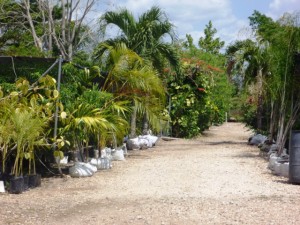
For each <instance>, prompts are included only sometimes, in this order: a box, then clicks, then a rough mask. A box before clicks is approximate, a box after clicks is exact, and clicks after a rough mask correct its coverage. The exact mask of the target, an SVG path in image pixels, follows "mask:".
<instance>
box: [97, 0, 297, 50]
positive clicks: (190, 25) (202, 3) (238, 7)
mask: <svg viewBox="0 0 300 225" xmlns="http://www.w3.org/2000/svg"><path fill="white" fill-rule="evenodd" d="M105 2H106V3H103V4H105V7H103V8H105V9H108V10H116V9H118V8H120V7H126V8H127V9H129V10H130V11H132V12H133V13H134V15H136V16H138V15H140V14H142V13H143V12H145V11H146V10H148V9H149V8H151V6H153V5H157V6H159V7H160V8H161V9H163V10H164V11H165V12H166V14H167V15H168V17H169V20H170V21H171V22H172V23H173V24H174V25H175V26H176V32H177V35H178V36H179V38H185V35H186V34H191V35H192V37H193V38H194V41H195V42H198V40H199V38H200V37H201V36H203V31H204V28H205V25H206V24H208V22H209V20H211V21H212V23H213V26H214V27H215V28H216V29H217V30H218V33H217V36H219V37H220V38H221V40H223V41H225V42H226V44H229V43H230V42H232V41H234V40H236V39H244V38H247V37H248V36H249V33H250V29H249V27H248V25H249V20H248V17H249V16H251V14H252V13H253V11H254V10H258V11H259V12H261V13H263V14H266V15H267V16H270V17H272V18H273V19H275V20H277V19H278V18H279V17H280V16H282V15H283V13H284V12H299V11H300V0H106V1H105ZM101 8H102V7H101Z"/></svg>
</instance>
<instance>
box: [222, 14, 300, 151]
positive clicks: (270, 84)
mask: <svg viewBox="0 0 300 225" xmlns="http://www.w3.org/2000/svg"><path fill="white" fill-rule="evenodd" d="M249 19H250V25H251V26H252V29H253V32H254V35H255V40H254V41H250V40H246V41H240V42H236V43H234V44H233V45H231V46H229V47H228V49H227V53H228V56H229V58H230V59H231V62H232V63H231V67H232V65H233V64H235V65H238V63H241V62H243V63H242V64H240V66H239V68H241V69H242V70H239V71H238V74H240V75H243V76H246V77H249V76H252V77H255V79H256V81H255V82H254V83H255V87H256V91H254V92H253V91H252V94H251V96H249V99H250V100H251V101H250V100H249V99H248V102H247V103H245V104H244V105H248V106H251V105H252V106H254V107H255V108H256V118H257V119H256V121H257V124H253V123H252V124H251V125H252V126H253V127H254V128H255V129H256V130H260V131H262V130H265V131H266V132H267V133H268V135H269V139H270V140H274V139H275V140H276V144H277V145H278V148H279V153H281V152H282V151H283V148H284V145H285V142H286V140H287V137H288V133H289V131H290V129H291V128H292V127H293V125H294V124H295V122H297V118H298V115H299V112H300V111H299V109H300V96H299V93H298V92H297V91H295V90H296V89H297V88H298V86H297V85H298V83H297V82H296V80H295V79H296V78H295V77H294V67H295V64H294V63H295V55H296V54H299V49H300V28H299V15H297V14H284V15H283V16H282V17H281V18H280V19H279V20H278V21H273V20H272V19H271V18H269V17H267V16H265V15H263V14H261V13H259V12H258V11H254V13H253V14H252V16H251V17H249ZM247 46H250V48H249V47H247ZM251 46H252V47H251ZM245 62H246V63H245ZM235 68H236V69H237V67H235ZM255 71H256V72H255ZM245 81H247V80H245ZM245 84H246V85H245V89H244V90H245V91H247V90H250V89H249V88H250V87H252V89H253V87H254V86H250V85H249V83H245ZM255 93H256V96H257V98H255V99H252V98H253V97H254V96H255ZM263 107H264V109H263ZM245 109H249V107H248V108H247V107H246V108H245ZM244 114H245V115H247V111H246V112H245V113H244ZM262 121H263V122H262ZM263 125H264V126H263Z"/></svg>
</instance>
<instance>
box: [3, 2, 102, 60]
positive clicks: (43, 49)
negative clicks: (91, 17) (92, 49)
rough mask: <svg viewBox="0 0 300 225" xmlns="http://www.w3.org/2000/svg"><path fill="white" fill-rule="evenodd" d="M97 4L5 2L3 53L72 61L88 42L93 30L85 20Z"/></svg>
mask: <svg viewBox="0 0 300 225" xmlns="http://www.w3.org/2000/svg"><path fill="white" fill-rule="evenodd" d="M95 2H96V0H84V1H82V0H60V1H59V0H33V1H31V0H21V1H16V0H2V1H1V2H0V29H1V32H2V35H1V37H0V51H2V52H6V53H7V54H12V55H14V53H16V52H18V54H17V55H33V54H35V55H45V56H52V55H62V56H63V57H64V58H65V59H67V60H70V59H72V57H73V55H74V52H75V51H77V50H79V49H80V47H81V46H82V45H83V44H84V42H85V41H86V40H87V38H88V35H89V32H90V28H89V27H88V26H87V25H86V24H85V23H84V20H85V19H86V17H87V15H88V13H89V12H90V11H91V9H92V7H93V6H94V5H95ZM28 47H29V49H31V50H27V48H28ZM33 49H35V50H34V51H32V50H33Z"/></svg>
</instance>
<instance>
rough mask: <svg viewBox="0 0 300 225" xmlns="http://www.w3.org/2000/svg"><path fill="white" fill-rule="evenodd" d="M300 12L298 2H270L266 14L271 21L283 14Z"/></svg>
mask: <svg viewBox="0 0 300 225" xmlns="http://www.w3.org/2000/svg"><path fill="white" fill-rule="evenodd" d="M299 10H300V0H272V2H271V3H270V4H269V11H268V12H267V13H266V14H267V15H268V16H270V17H272V18H273V19H278V18H279V17H280V16H282V15H283V13H285V12H289V13H293V12H296V11H299Z"/></svg>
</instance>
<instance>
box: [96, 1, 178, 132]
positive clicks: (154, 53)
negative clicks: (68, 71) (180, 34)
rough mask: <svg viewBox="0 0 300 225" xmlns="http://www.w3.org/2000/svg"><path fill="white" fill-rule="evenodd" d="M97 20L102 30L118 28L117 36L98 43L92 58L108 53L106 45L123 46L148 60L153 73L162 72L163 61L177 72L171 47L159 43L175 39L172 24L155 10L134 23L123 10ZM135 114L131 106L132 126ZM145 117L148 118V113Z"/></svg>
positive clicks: (159, 11)
mask: <svg viewBox="0 0 300 225" xmlns="http://www.w3.org/2000/svg"><path fill="white" fill-rule="evenodd" d="M100 21H101V23H102V25H103V26H102V28H103V29H104V30H105V29H106V26H107V25H109V24H113V25H115V26H117V27H118V28H119V29H120V31H121V35H119V36H118V37H116V38H113V39H108V40H106V41H105V42H104V44H103V43H101V44H100V45H99V46H98V48H97V49H96V51H95V57H96V58H100V57H101V56H102V55H103V54H104V52H106V51H107V50H108V46H111V47H113V46H115V47H116V46H117V45H119V44H120V43H124V44H125V45H126V46H127V47H128V48H129V49H131V50H132V51H134V52H136V53H137V54H138V55H140V56H141V57H142V58H144V59H145V60H147V61H149V62H150V64H151V65H152V66H153V67H154V68H155V69H156V70H157V71H162V68H163V67H164V65H165V62H166V61H167V62H168V63H169V64H170V65H171V66H172V67H173V68H174V69H175V70H176V71H178V72H179V71H180V64H179V55H178V54H177V52H176V50H175V48H174V47H173V46H172V45H171V44H168V43H165V42H164V41H163V38H164V37H166V36H169V37H170V38H171V40H174V39H175V38H176V37H175V33H174V31H173V25H172V24H171V23H170V22H169V21H168V19H167V17H166V15H165V14H164V13H163V11H162V10H161V9H160V8H159V7H156V6H154V7H152V8H151V9H150V10H148V11H146V12H145V13H143V14H142V15H141V16H140V17H139V18H138V20H135V18H134V16H133V14H132V13H131V12H129V11H128V10H127V9H123V10H120V11H118V12H112V11H110V12H106V13H105V14H104V15H103V17H102V18H101V20H100ZM135 113H136V105H135V106H133V115H132V119H133V120H132V122H131V124H132V125H133V124H135V123H136V122H135V118H136V115H134V114H135ZM146 115H147V114H146ZM147 117H148V118H149V114H148V116H147ZM144 124H147V123H144ZM133 126H135V125H133ZM146 126H147V125H146ZM133 130H134V128H132V132H131V136H135V131H134V132H133Z"/></svg>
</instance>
